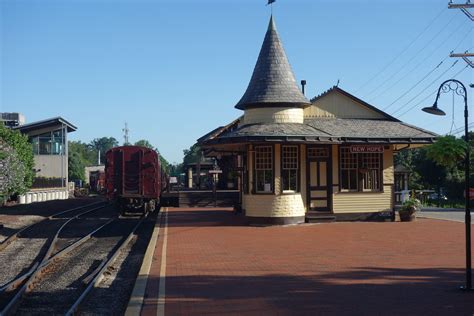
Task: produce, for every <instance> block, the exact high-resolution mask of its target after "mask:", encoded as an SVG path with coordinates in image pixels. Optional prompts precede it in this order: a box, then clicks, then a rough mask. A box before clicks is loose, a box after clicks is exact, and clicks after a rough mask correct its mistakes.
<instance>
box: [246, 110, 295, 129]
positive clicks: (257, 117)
mask: <svg viewBox="0 0 474 316" xmlns="http://www.w3.org/2000/svg"><path fill="white" fill-rule="evenodd" d="M303 113H304V111H303V109H299V108H281V107H277V108H256V109H247V110H245V114H244V119H243V121H242V122H241V125H244V124H254V123H303Z"/></svg>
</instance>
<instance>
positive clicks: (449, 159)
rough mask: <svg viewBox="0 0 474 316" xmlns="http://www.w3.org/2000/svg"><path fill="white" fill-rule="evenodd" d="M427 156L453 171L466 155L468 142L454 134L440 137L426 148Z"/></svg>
mask: <svg viewBox="0 0 474 316" xmlns="http://www.w3.org/2000/svg"><path fill="white" fill-rule="evenodd" d="M426 156H427V157H428V158H429V159H431V160H433V161H434V162H436V163H437V164H438V165H440V166H443V167H446V168H448V169H449V170H450V171H452V170H453V169H454V168H455V167H457V165H458V164H459V162H462V161H463V159H464V157H466V142H465V141H464V140H462V139H459V138H456V137H455V136H453V135H447V136H442V137H439V138H438V139H437V140H436V142H435V143H434V144H433V145H430V146H428V147H427V148H426Z"/></svg>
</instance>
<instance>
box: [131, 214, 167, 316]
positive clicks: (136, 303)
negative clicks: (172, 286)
mask: <svg viewBox="0 0 474 316" xmlns="http://www.w3.org/2000/svg"><path fill="white" fill-rule="evenodd" d="M166 210H167V208H164V209H163V210H162V211H160V213H159V214H158V216H157V218H156V222H155V228H154V230H153V234H152V235H151V239H150V242H149V243H148V247H147V249H146V252H145V256H144V257H143V262H142V266H141V267H140V271H139V272H138V276H137V279H136V281H135V285H134V287H133V291H132V295H131V296H130V300H129V301H128V306H127V309H126V310H125V315H126V316H133V315H140V312H141V310H142V305H143V301H144V299H145V291H146V286H147V283H148V276H149V275H150V268H151V264H152V262H153V255H154V253H155V247H156V243H157V240H158V236H159V234H160V224H161V217H162V216H163V211H166Z"/></svg>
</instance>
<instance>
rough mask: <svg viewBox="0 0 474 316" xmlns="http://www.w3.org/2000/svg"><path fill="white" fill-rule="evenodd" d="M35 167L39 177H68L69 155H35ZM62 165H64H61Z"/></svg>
mask: <svg viewBox="0 0 474 316" xmlns="http://www.w3.org/2000/svg"><path fill="white" fill-rule="evenodd" d="M34 160H35V169H36V170H40V171H39V172H37V173H36V176H37V177H46V178H61V177H63V178H66V179H67V173H68V164H67V160H68V157H67V156H66V155H64V156H62V155H35V156H34ZM61 166H62V167H61Z"/></svg>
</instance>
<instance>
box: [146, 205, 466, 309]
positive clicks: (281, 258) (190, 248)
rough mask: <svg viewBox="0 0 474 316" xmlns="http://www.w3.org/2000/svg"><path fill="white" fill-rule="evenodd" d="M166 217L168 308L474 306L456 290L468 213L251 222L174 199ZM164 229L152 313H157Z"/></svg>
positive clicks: (151, 288) (152, 283)
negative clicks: (405, 219)
mask: <svg viewBox="0 0 474 316" xmlns="http://www.w3.org/2000/svg"><path fill="white" fill-rule="evenodd" d="M163 218H164V217H163ZM168 222H169V224H168V242H167V257H166V259H167V269H166V300H165V302H166V303H165V313H166V315H190V314H195V315H204V314H206V315H231V314H233V315H297V314H307V315H328V314H329V315H473V313H474V293H463V292H460V291H459V290H457V287H458V286H459V285H462V284H463V282H464V280H465V279H464V278H465V275H464V260H465V259H464V258H465V254H464V224H462V223H455V222H447V221H438V220H427V219H421V220H418V221H416V222H411V223H400V222H396V223H367V222H355V223H329V224H313V225H309V224H306V225H299V226H287V227H249V226H245V225H244V220H243V218H242V217H240V216H236V215H234V214H233V213H232V212H231V211H230V210H225V209H198V208H187V209H186V208H171V209H169V213H168ZM163 223H164V222H163V221H162V224H163ZM160 235H161V236H160V237H159V240H158V243H157V247H156V251H155V261H154V263H153V265H152V269H151V273H150V277H149V282H148V287H147V298H146V299H145V304H144V307H143V314H145V315H156V297H157V292H158V283H159V282H158V280H159V271H160V262H161V249H162V245H163V234H162V232H161V231H160Z"/></svg>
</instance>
